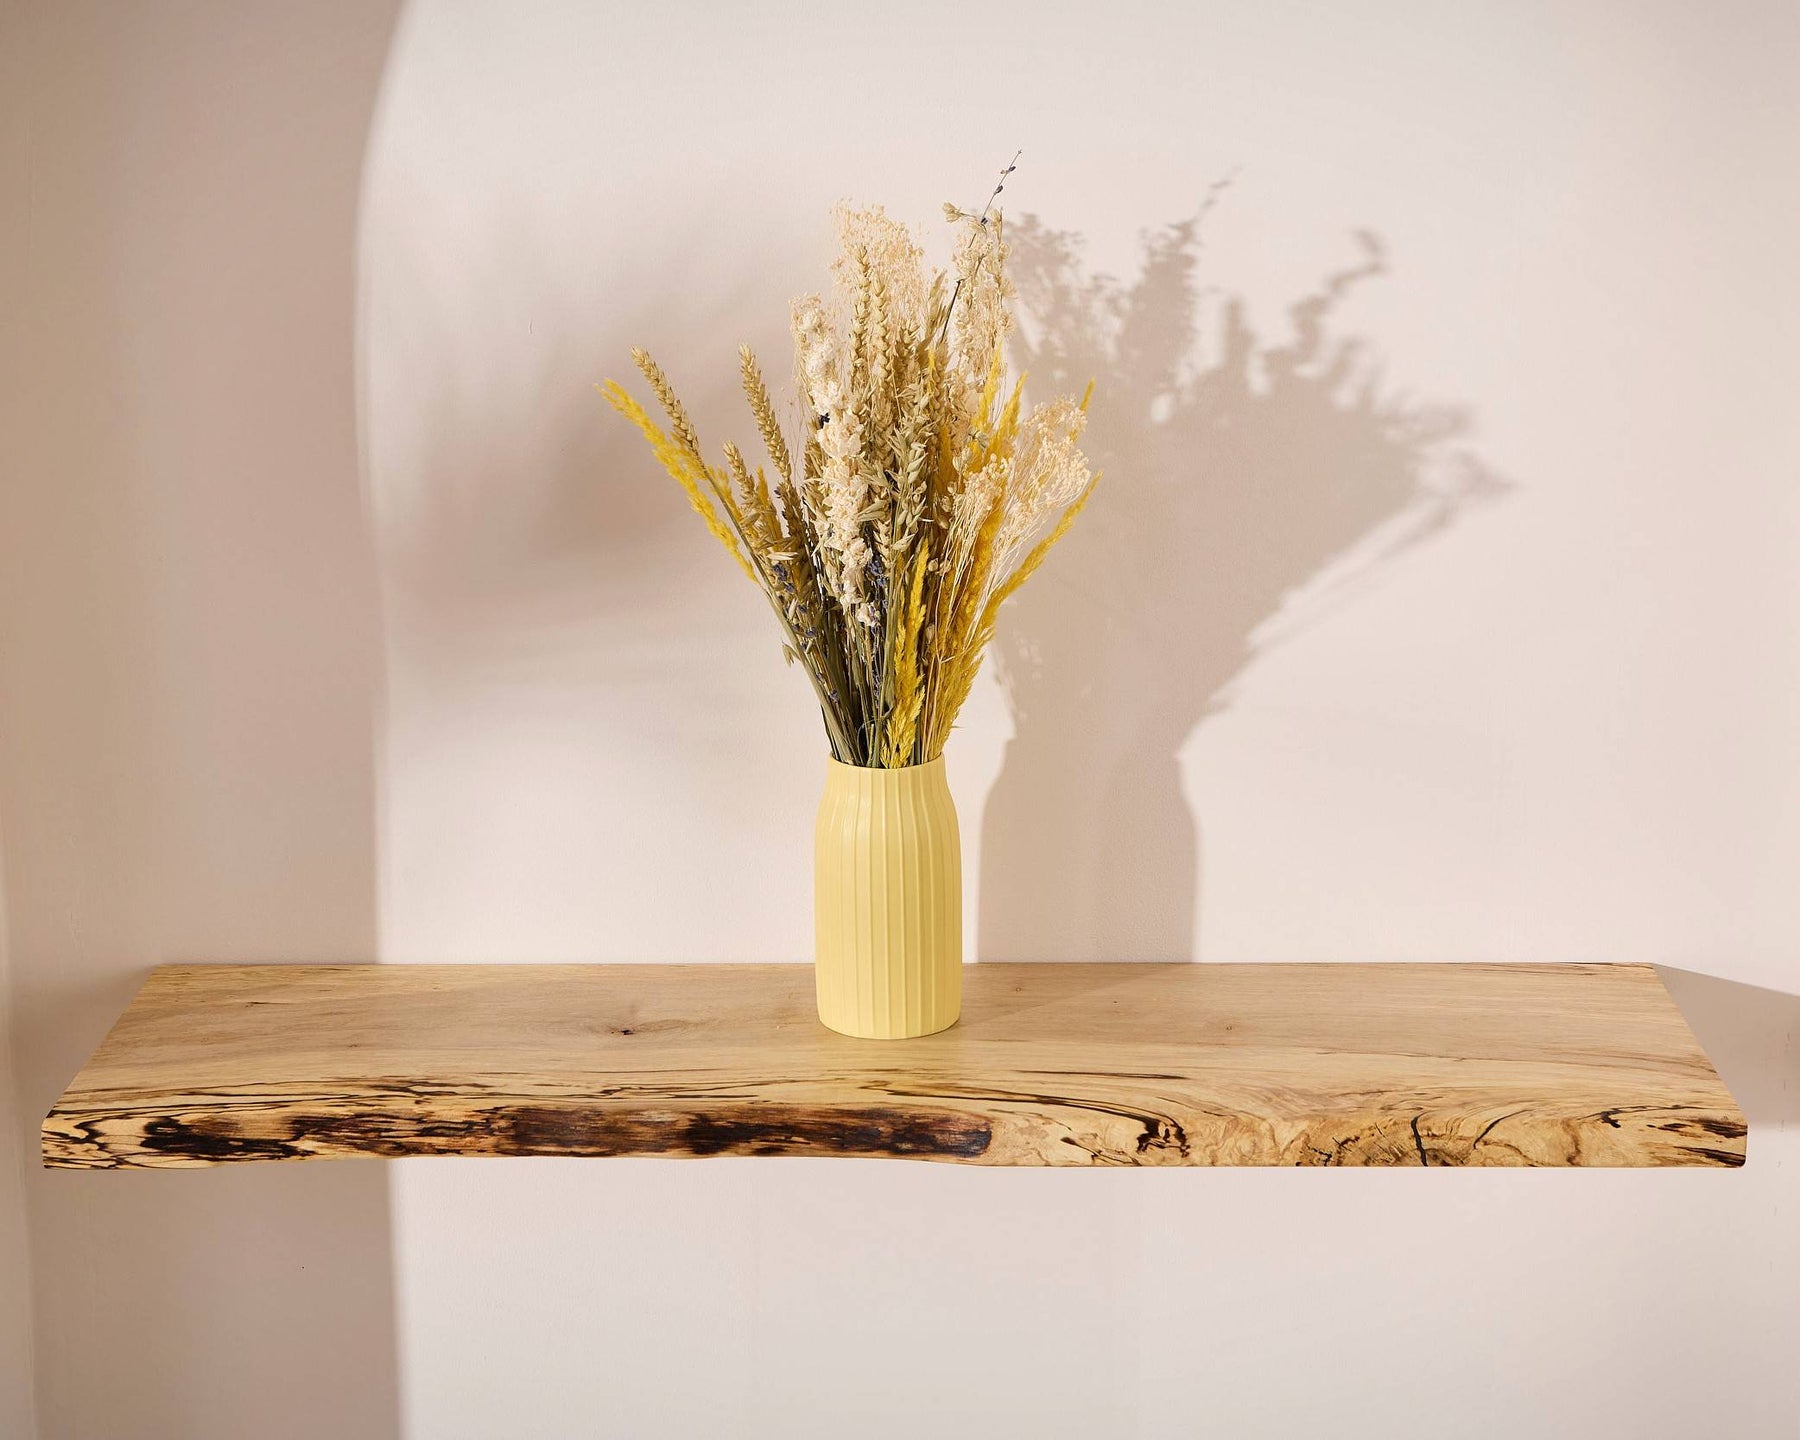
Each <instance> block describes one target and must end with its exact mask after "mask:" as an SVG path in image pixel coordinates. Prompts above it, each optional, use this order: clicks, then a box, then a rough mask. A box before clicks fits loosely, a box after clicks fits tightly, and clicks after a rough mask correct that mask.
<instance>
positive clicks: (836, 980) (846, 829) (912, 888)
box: [813, 756, 962, 1040]
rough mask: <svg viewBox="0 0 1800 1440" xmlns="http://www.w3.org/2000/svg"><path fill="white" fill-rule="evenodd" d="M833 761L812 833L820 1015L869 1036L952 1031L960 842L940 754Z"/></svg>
mask: <svg viewBox="0 0 1800 1440" xmlns="http://www.w3.org/2000/svg"><path fill="white" fill-rule="evenodd" d="M826 764H827V766H828V769H827V772H826V776H825V796H824V798H823V799H822V800H821V801H820V802H819V820H818V826H817V828H816V830H815V831H814V836H813V921H814V940H815V947H814V962H815V963H814V974H815V977H816V979H817V981H818V992H819V1019H821V1020H823V1021H824V1022H825V1023H826V1024H827V1025H829V1026H830V1027H831V1028H832V1029H833V1030H837V1031H841V1032H842V1033H843V1034H845V1035H855V1036H859V1037H861V1038H863V1039H867V1040H903V1039H906V1038H908V1037H910V1036H914V1035H930V1034H931V1033H932V1032H933V1031H937V1030H945V1029H948V1028H949V1027H950V1026H952V1025H954V1024H955V1023H956V1017H957V1016H958V1015H959V1014H960V1013H961V1011H962V841H961V838H960V837H959V836H958V834H957V829H956V807H955V805H953V804H952V803H951V800H950V786H949V785H948V784H947V783H946V782H945V780H944V761H943V758H942V757H941V756H940V757H939V758H938V759H936V760H931V761H927V762H926V763H925V764H923V765H908V766H906V767H904V768H902V769H897V770H877V769H865V768H864V767H862V766H860V765H840V764H839V763H838V762H837V761H835V760H830V761H827V762H826Z"/></svg>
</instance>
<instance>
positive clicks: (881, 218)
mask: <svg viewBox="0 0 1800 1440" xmlns="http://www.w3.org/2000/svg"><path fill="white" fill-rule="evenodd" d="M1015 158H1016V157H1015ZM1010 170H1011V167H1010V166H1009V167H1008V170H1007V172H1004V173H1003V174H1002V176H1001V184H1000V185H999V186H996V187H995V191H994V196H992V197H990V199H989V202H988V205H987V206H986V207H984V208H983V210H982V211H981V212H980V213H979V214H977V213H971V212H967V211H963V210H959V209H957V208H956V207H955V206H951V205H947V206H945V207H944V210H945V215H946V217H947V218H948V219H949V220H950V222H951V223H952V224H954V225H955V226H956V227H957V231H958V236H957V243H956V248H955V252H954V261H953V274H952V275H947V274H945V273H943V272H941V271H940V272H937V273H934V274H931V275H929V276H928V275H927V273H926V267H925V263H924V255H923V252H922V251H921V250H920V248H919V246H918V245H917V244H916V243H915V242H914V240H913V237H912V235H911V234H910V233H909V232H908V230H907V229H906V228H905V227H904V226H903V225H901V224H899V223H897V222H895V221H894V220H891V219H889V218H888V216H887V215H886V214H884V213H883V211H882V210H881V209H880V208H879V207H876V208H872V209H865V210H852V209H840V211H839V212H838V215H837V222H838V233H839V255H838V258H837V260H836V261H835V263H834V264H833V267H832V275H833V281H834V285H833V296H832V299H830V300H827V299H826V298H824V297H822V296H819V295H807V296H804V297H803V298H801V299H800V300H798V301H796V302H795V304H794V308H793V330H794V345H795V352H796V360H797V364H798V385H799V390H800V396H801V401H802V404H803V408H804V412H805V421H804V424H803V426H801V427H800V431H801V433H799V434H796V435H795V436H794V437H793V439H792V441H790V437H789V434H788V433H786V432H784V430H783V427H782V424H781V421H780V418H779V416H778V414H777V411H776V408H775V404H774V402H773V401H772V400H771V399H770V396H769V392H768V389H767V387H766V386H765V385H764V383H763V377H762V373H761V371H760V369H759V368H758V366H757V362H756V357H755V356H754V355H753V354H752V353H751V352H750V350H749V348H748V347H745V348H743V349H741V350H740V351H739V352H738V355H739V362H740V368H741V372H742V380H743V387H744V392H745V394H746V395H747V396H748V398H749V402H750V409H751V412H752V413H753V414H754V416H755V418H756V423H757V427H758V429H759V430H760V431H761V434H762V442H763V445H764V447H765V448H766V449H767V451H768V456H769V461H770V463H771V464H772V465H773V467H774V477H773V480H772V481H771V480H770V478H769V477H768V476H767V475H766V474H765V472H764V470H763V469H762V468H761V467H758V468H757V469H755V470H754V471H753V470H752V469H751V467H750V464H749V462H748V461H746V459H745V458H744V455H743V453H742V452H741V451H740V450H739V449H738V448H737V446H735V445H732V444H727V445H726V446H725V447H724V451H723V453H724V461H725V463H724V465H723V466H720V465H716V464H712V463H709V462H708V461H707V460H706V459H705V458H704V456H703V454H702V452H701V449H700V441H699V437H698V436H697V435H696V434H695V432H694V427H693V424H692V423H691V422H690V420H689V418H688V415H687V412H686V410H685V409H684V408H683V406H682V404H681V401H680V400H679V399H678V398H677V397H676V394H675V391H674V389H673V387H672V386H671V385H670V383H669V381H668V378H667V377H666V376H665V375H664V374H663V372H662V370H661V369H660V368H659V367H658V366H657V364H656V362H655V361H653V360H652V359H651V358H650V357H649V355H647V354H646V353H645V352H644V351H642V350H635V351H633V352H632V358H633V359H634V360H635V361H636V362H637V365H638V368H639V369H640V370H641V371H642V372H643V374H644V378H645V379H646V380H647V381H648V382H649V384H650V388H651V390H652V391H654V393H655V395H656V399H657V401H658V403H659V404H660V405H661V407H662V410H663V412H664V414H665V415H666V416H667V420H668V425H669V428H668V430H667V431H665V430H664V429H663V428H662V426H660V425H659V424H658V423H657V422H656V421H655V420H654V419H652V418H651V416H650V415H649V414H648V413H647V412H646V411H645V409H644V407H643V406H641V405H640V404H638V402H637V401H636V400H634V399H633V398H632V397H631V395H630V394H629V393H628V392H627V391H626V390H625V389H624V388H623V387H622V386H620V385H618V384H617V383H615V382H612V381H608V382H607V383H606V385H605V386H604V387H603V390H604V393H605V394H606V397H607V399H608V400H610V401H611V403H612V404H613V406H614V407H615V408H616V409H617V410H618V411H619V412H620V413H621V414H623V415H624V416H625V417H626V418H627V419H629V420H630V421H631V422H632V423H633V424H634V425H636V426H637V427H638V429H639V430H640V431H642V432H643V434H644V436H645V438H646V439H647V440H648V441H649V442H650V446H651V448H652V449H653V450H654V451H655V453H656V457H657V459H658V460H660V461H661V462H662V464H663V466H664V468H665V469H667V470H668V472H669V474H670V475H672V476H673V477H674V478H675V480H676V481H677V482H679V483H680V485H681V486H682V488H683V489H684V490H685V491H686V492H687V495H688V499H689V500H690V501H691V502H692V504H693V507H694V509H695V510H697V511H698V512H699V513H700V517H701V518H702V519H703V520H704V521H705V522H706V524H707V527H708V528H709V529H710V530H711V531H712V532H713V534H714V535H715V536H716V537H717V538H718V540H719V543H720V544H722V545H723V546H724V547H725V548H726V549H727V550H728V551H730V552H731V555H732V558H733V559H735V560H736V561H737V562H738V564H739V565H740V566H742V567H743V570H744V573H745V574H746V575H747V576H749V578H750V579H751V580H752V581H753V582H755V583H756V584H757V585H758V586H759V587H760V588H761V589H762V590H763V592H764V593H765V594H766V595H767V597H768V599H769V603H770V606H771V607H772V608H773V610H774V612H775V617H776V619H777V620H778V621H779V622H780V624H781V628H782V634H783V636H784V640H785V643H784V645H783V649H784V651H785V652H786V654H787V657H788V659H789V661H790V663H791V662H793V661H798V662H799V663H800V665H801V667H802V668H803V669H804V670H805V671H806V673H807V676H808V678H809V679H810V680H811V681H812V685H813V689H814V691H815V692H816V693H817V696H818V701H819V708H820V710H821V712H822V713H823V716H824V720H825V729H826V732H827V734H828V735H829V737H830V740H831V750H832V755H833V757H834V758H835V759H837V760H838V761H840V762H842V763H844V764H846V765H857V766H867V767H882V768H894V767H900V766H909V765H918V764H923V763H925V762H927V761H930V760H934V759H936V758H937V757H938V756H939V755H940V754H941V753H942V752H943V748H944V742H945V740H946V739H947V738H948V737H949V734H950V728H951V726H952V725H953V724H954V723H955V720H956V715H957V712H958V710H960V709H961V707H962V704H963V701H964V700H965V699H967V697H968V694H969V690H970V687H971V686H972V685H973V683H974V680H975V676H976V673H977V671H978V670H979V669H980V666H981V657H982V653H983V651H984V650H985V649H986V647H987V644H988V641H989V640H990V639H991V638H992V636H993V632H994V623H995V619H996V617H997V616H998V614H999V611H1000V607H1001V606H1002V605H1003V604H1004V603H1005V601H1006V599H1007V597H1008V596H1010V595H1012V594H1013V593H1014V592H1015V591H1016V590H1017V589H1018V588H1019V586H1020V585H1022V584H1023V583H1024V582H1025V580H1026V579H1027V578H1028V577H1029V576H1030V575H1031V573H1032V571H1034V570H1035V569H1036V568H1037V567H1038V565H1039V564H1040V563H1041V562H1042V561H1043V559H1044V556H1045V555H1046V554H1047V553H1048V552H1049V550H1050V548H1051V547H1052V546H1053V545H1055V544H1056V542H1057V541H1058V540H1059V539H1061V538H1062V536H1063V535H1064V534H1065V533H1066V532H1067V530H1068V528H1069V526H1070V525H1071V524H1072V523H1073V521H1074V519H1075V517H1076V515H1078V514H1079V513H1080V511H1081V509H1082V507H1083V506H1084V505H1085V504H1086V503H1087V500H1088V497H1089V496H1090V495H1091V494H1092V493H1093V488H1094V484H1095V481H1096V480H1097V479H1098V477H1097V476H1095V475H1093V474H1091V473H1090V472H1089V469H1088V464H1087V460H1086V458H1085V457H1084V456H1083V454H1082V452H1081V449H1080V446H1079V441H1080V438H1081V432H1082V427H1083V424H1084V422H1085V419H1086V414H1087V397H1086V396H1084V397H1083V398H1082V399H1081V400H1079V401H1077V400H1074V399H1072V398H1066V397H1065V398H1058V399H1053V400H1049V401H1045V402H1042V403H1039V404H1036V405H1033V406H1031V407H1029V408H1027V407H1025V406H1024V405H1023V403H1022V398H1023V386H1024V377H1023V376H1020V377H1019V378H1018V379H1017V380H1015V381H1013V383H1012V384H1011V385H1010V387H1008V386H1006V385H1005V384H1004V380H1005V361H1004V346H1005V340H1006V334H1007V331H1008V329H1009V328H1010V325H1011V312H1010V308H1009V302H1010V300H1011V298H1012V293H1013V292H1012V287H1011V285H1010V284H1009V283H1008V280H1007V277H1006V258H1007V246H1006V240H1005V234H1004V229H1003V222H1002V218H1001V215H1000V213H999V211H998V210H996V209H994V199H995V198H997V197H998V196H999V194H1000V191H1001V189H1002V188H1003V187H1004V184H1005V178H1006V174H1007V173H1010ZM1092 388H1093V387H1092V386H1091V385H1090V386H1089V393H1090V394H1091V393H1092Z"/></svg>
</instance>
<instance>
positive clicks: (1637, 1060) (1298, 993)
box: [43, 964, 1745, 1169]
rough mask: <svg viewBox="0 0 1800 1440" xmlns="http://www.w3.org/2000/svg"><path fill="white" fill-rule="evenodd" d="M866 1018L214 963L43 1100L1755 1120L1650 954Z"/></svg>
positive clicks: (1508, 1154)
mask: <svg viewBox="0 0 1800 1440" xmlns="http://www.w3.org/2000/svg"><path fill="white" fill-rule="evenodd" d="M966 976H967V978H966V982H965V992H966V993H965V1000H964V1007H963V1019H962V1021H961V1022H960V1023H959V1024H958V1025H957V1026H956V1027H954V1028H953V1029H951V1030H948V1031H946V1032H944V1033H943V1034H940V1035H934V1036H929V1037H927V1038H925V1039H922V1040H907V1041H863V1040H851V1039H848V1038H846V1037H844V1036H841V1035H836V1034H833V1033H832V1032H830V1031H828V1030H826V1029H824V1028H823V1027H822V1026H821V1025H820V1024H819V1023H818V1020H817V1019H816V1018H815V1014H814V1010H813V996H812V969H811V967H810V966H805V965H345V966H339V965H269V966H238V965H218V966H212V965H182V966H165V967H163V968H161V969H159V970H156V971H155V972H154V973H152V975H151V976H150V978H149V980H148V981H147V982H146V984H145V985H144V987H143V989H142V990H141V991H140V992H139V993H138V995H137V997H136V998H135V999H134V1000H133V1001H132V1002H131V1005H130V1006H129V1007H128V1008H127V1009H126V1011H125V1013H124V1014H123V1015H122V1016H121V1017H120V1019H119V1022H118V1024H117V1025H115V1026H114V1028H113V1030H112V1033H111V1034H110V1035H108V1036H107V1038H106V1040H105V1042H104V1043H103V1044H102V1045H101V1046H100V1048H99V1050H98V1051H96V1052H95V1054H94V1056H93V1057H92V1059H90V1060H89V1062H88V1063H87V1065H86V1066H85V1067H84V1068H83V1069H82V1071H81V1073H80V1074H79V1075H77V1076H76V1077H75V1080H74V1081H73V1083H71V1085H70V1086H69V1088H68V1090H67V1091H66V1092H65V1093H64V1095H63V1096H62V1098H61V1099H60V1100H59V1101H58V1102H57V1104H56V1107H55V1109H54V1110H52V1111H51V1113H50V1116H49V1118H48V1119H46V1120H45V1122H44V1127H43V1150H44V1159H45V1163H46V1164H48V1165H52V1166H58V1167H67V1168H89V1169H107V1168H114V1167H120V1166H194V1165H211V1164H216V1163H220V1162H225V1161H245V1160H291V1159H307V1158H313V1157H341V1156H382V1157H389V1158H392V1157H400V1156H410V1155H658V1156H710V1155H815V1156H865V1157H870V1156H873V1157H902V1158H908V1159H917V1160H939V1161H956V1162H962V1163H968V1164H979V1165H1320V1166H1324V1165H1424V1166H1453V1165H1456V1166H1460V1165H1550V1166H1575V1165H1608V1166H1622V1165H1631V1166H1655V1165H1715V1166H1734V1165H1741V1164H1742V1163H1743V1162H1744V1153H1745V1124H1744V1117H1743V1115H1742V1114H1741V1113H1740V1112H1739V1110H1738V1108H1737V1106H1736V1104H1735V1103H1734V1102H1733V1101H1732V1098H1731V1096H1730V1094H1729V1093H1728V1092H1727V1091H1726V1089H1725V1087H1724V1085H1723V1084H1721V1083H1720V1081H1719V1078H1718V1076H1717V1074H1716V1073H1715V1072H1714V1070H1713V1068H1712V1065H1711V1064H1710V1063H1709V1062H1708V1060H1707V1058H1706V1056H1705V1054H1704V1053H1703V1052H1702V1051H1701V1049H1700V1047H1699V1045H1698V1044H1697V1043H1696V1041H1695V1040H1694V1037H1693V1035H1692V1033H1691V1032H1690V1031H1689V1029H1688V1027H1687V1025H1686V1023H1685V1022H1684V1021H1683V1020H1682V1018H1681V1015H1680V1012H1679V1011H1678V1010H1677V1009H1676V1008H1675V1005H1674V1003H1673V1001H1671V1000H1670V998H1669V995H1668V992H1667V991H1666V990H1665V989H1664V988H1663V985H1662V982H1661V981H1660V980H1659V979H1658V978H1657V976H1656V973H1655V972H1654V971H1653V970H1651V969H1650V968H1648V967H1645V966H1633V965H999V964H994V965H972V966H970V967H968V969H967V972H966Z"/></svg>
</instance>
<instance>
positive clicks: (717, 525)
mask: <svg viewBox="0 0 1800 1440" xmlns="http://www.w3.org/2000/svg"><path fill="white" fill-rule="evenodd" d="M594 388H595V389H597V390H598V391H599V392H600V393H601V394H602V395H604V396H605V397H606V399H607V403H608V404H610V405H611V406H612V407H613V409H615V410H617V411H618V412H619V413H620V414H621V415H623V416H624V417H625V418H626V419H627V420H629V421H630V422H631V423H632V424H633V425H635V426H637V428H638V430H639V431H640V432H642V434H643V437H644V438H645V439H646V440H648V441H649V442H650V449H651V450H652V451H653V452H655V455H656V458H657V459H658V460H659V461H660V462H661V463H662V467H663V469H665V470H667V471H668V472H669V474H670V475H672V476H673V477H674V478H675V480H676V482H677V483H678V484H679V485H680V486H681V488H682V489H683V490H685V491H687V497H688V503H689V504H690V505H692V506H693V507H694V510H695V512H696V513H697V514H698V515H699V516H700V518H701V519H702V520H704V521H705V522H706V528H707V529H708V530H710V531H712V533H713V536H714V538H716V539H717V540H718V542H719V543H720V544H721V545H723V546H724V547H725V548H726V549H727V550H729V551H730V552H731V558H732V559H733V560H735V561H737V562H738V565H739V567H740V568H741V569H742V570H743V572H744V574H745V575H747V576H749V577H750V579H751V580H753V581H754V580H756V572H755V571H754V570H752V569H751V568H750V562H749V561H748V560H747V559H745V558H744V552H743V551H742V550H741V549H739V548H738V542H737V536H735V535H734V534H732V532H731V530H730V528H729V527H728V526H727V525H726V524H725V522H724V521H723V520H721V519H720V518H719V512H718V511H717V510H716V509H715V508H714V507H713V503H712V500H711V499H710V498H709V497H708V496H707V494H706V492H705V491H704V490H702V489H701V488H700V485H701V480H702V479H705V480H707V482H708V483H709V484H710V483H712V481H711V477H710V476H696V475H695V474H694V473H693V472H694V464H693V461H692V459H691V458H690V456H689V452H688V447H686V446H684V445H681V444H678V443H677V442H676V441H675V440H674V439H673V438H672V437H671V436H669V435H666V434H664V433H663V430H662V427H661V426H659V425H658V424H657V423H656V422H655V421H654V420H652V419H651V418H650V416H649V415H648V414H647V413H646V412H645V410H644V407H643V406H642V405H640V404H638V403H637V401H635V400H633V399H632V398H631V396H630V394H629V393H628V392H627V391H626V390H625V387H624V386H622V385H620V384H619V383H618V381H616V380H608V381H607V382H606V383H605V384H604V385H597V386H595V387H594ZM758 583H760V582H758Z"/></svg>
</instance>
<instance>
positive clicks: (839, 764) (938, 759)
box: [825, 754, 944, 775]
mask: <svg viewBox="0 0 1800 1440" xmlns="http://www.w3.org/2000/svg"><path fill="white" fill-rule="evenodd" d="M825 763H826V765H828V766H830V767H831V768H832V769H834V770H849V771H852V772H854V773H856V774H858V775H904V774H906V773H907V771H909V770H929V769H930V768H931V767H932V766H933V765H942V764H943V763H944V757H943V755H942V754H938V755H934V756H933V757H932V758H931V759H929V760H921V761H920V762H919V763H918V764H917V765H847V764H845V763H844V762H843V761H842V760H839V759H838V758H837V757H836V756H835V755H827V756H826V757H825Z"/></svg>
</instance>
